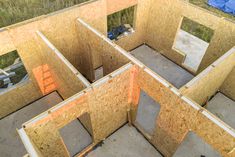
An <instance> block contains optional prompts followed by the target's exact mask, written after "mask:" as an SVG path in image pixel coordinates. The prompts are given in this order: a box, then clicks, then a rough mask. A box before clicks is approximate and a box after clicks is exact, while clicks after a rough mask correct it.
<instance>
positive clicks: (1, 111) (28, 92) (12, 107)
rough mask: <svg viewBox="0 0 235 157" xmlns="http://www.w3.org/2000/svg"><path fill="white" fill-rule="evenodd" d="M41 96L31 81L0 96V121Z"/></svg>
mask: <svg viewBox="0 0 235 157" xmlns="http://www.w3.org/2000/svg"><path fill="white" fill-rule="evenodd" d="M41 96H42V95H41V93H40V91H39V90H38V89H37V87H35V86H34V85H33V83H32V81H30V80H29V81H28V82H26V83H24V84H20V85H18V86H17V87H16V88H13V89H11V90H10V91H8V92H6V93H3V94H1V95H0V106H1V107H0V119H1V118H3V117H5V116H7V115H8V114H10V113H12V112H14V111H16V110H18V109H20V108H22V107H24V106H25V105H27V104H29V103H30V102H32V101H34V100H36V99H38V98H40V97H41Z"/></svg>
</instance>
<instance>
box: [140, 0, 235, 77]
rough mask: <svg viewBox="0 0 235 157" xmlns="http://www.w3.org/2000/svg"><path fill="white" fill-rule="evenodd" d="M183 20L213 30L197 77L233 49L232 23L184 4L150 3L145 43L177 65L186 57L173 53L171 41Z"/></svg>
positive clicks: (180, 1)
mask: <svg viewBox="0 0 235 157" xmlns="http://www.w3.org/2000/svg"><path fill="white" fill-rule="evenodd" d="M182 17H187V18H189V19H191V20H193V21H196V22H198V23H200V24H203V25H205V26H207V27H209V28H211V29H213V30H214V35H213V37H212V40H211V42H210V45H209V47H208V49H207V51H206V53H205V56H204V57H203V60H202V62H201V64H200V66H199V69H198V71H197V72H196V74H198V73H200V72H201V71H203V70H204V69H205V68H207V67H208V66H209V65H210V64H212V63H213V62H214V61H216V60H217V59H218V58H219V57H221V56H222V55H223V54H225V53H226V52H227V51H228V50H230V49H231V48H232V47H233V46H234V45H235V23H234V22H231V21H230V20H227V19H225V18H222V17H219V16H217V15H215V14H214V13H211V12H209V11H207V10H205V9H202V8H200V7H197V6H195V5H193V4H190V3H189V2H187V1H186V0H175V1H172V0H164V1H162V0H157V1H156V0H152V1H151V7H150V10H149V17H148V25H147V29H146V30H147V31H146V32H145V41H146V43H147V44H148V45H150V46H151V47H153V48H154V49H156V50H158V51H160V53H162V54H163V55H165V56H167V57H168V58H170V59H171V60H173V61H174V62H176V63H177V64H179V65H181V64H182V63H183V61H184V58H185V56H184V55H183V54H181V53H178V52H177V51H175V50H173V49H172V47H173V44H174V39H175V37H176V34H177V31H178V27H179V25H180V23H181V19H182Z"/></svg>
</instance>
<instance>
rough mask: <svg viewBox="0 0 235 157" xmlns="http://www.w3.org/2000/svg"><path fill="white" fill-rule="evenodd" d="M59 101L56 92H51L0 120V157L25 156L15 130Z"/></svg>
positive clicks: (59, 98) (24, 150)
mask: <svg viewBox="0 0 235 157" xmlns="http://www.w3.org/2000/svg"><path fill="white" fill-rule="evenodd" d="M61 101H63V100H62V99H61V97H60V96H59V95H58V94H57V93H56V92H53V93H51V94H49V95H47V96H45V97H43V98H41V99H40V100H38V101H36V102H34V103H32V104H31V105H29V106H26V107H24V108H22V109H21V110H19V111H17V112H14V113H12V114H11V115H9V116H7V117H5V118H3V119H2V120H0V153H1V154H0V156H1V157H18V156H23V155H25V154H26V153H27V152H26V149H25V148H24V145H23V143H22V142H21V139H20V137H19V135H18V133H17V132H16V128H21V125H22V124H23V123H24V122H26V121H28V120H30V119H32V118H33V117H35V116H37V115H38V114H40V113H42V112H43V111H46V110H47V109H49V108H51V107H52V106H54V105H56V104H58V103H59V102H61Z"/></svg>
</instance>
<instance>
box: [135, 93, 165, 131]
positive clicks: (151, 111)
mask: <svg viewBox="0 0 235 157" xmlns="http://www.w3.org/2000/svg"><path fill="white" fill-rule="evenodd" d="M159 112H160V104H158V103H157V102H156V101H154V100H153V99H152V98H151V97H150V96H148V95H147V94H146V93H145V92H144V91H141V93H140V100H139V106H138V110H137V116H136V122H137V123H138V125H140V126H141V128H142V129H144V130H145V131H146V132H147V133H148V134H150V135H152V134H153V132H154V128H155V124H156V118H157V116H158V114H159Z"/></svg>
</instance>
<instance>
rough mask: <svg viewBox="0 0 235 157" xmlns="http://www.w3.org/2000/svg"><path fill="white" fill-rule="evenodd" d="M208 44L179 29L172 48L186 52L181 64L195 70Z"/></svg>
mask: <svg viewBox="0 0 235 157" xmlns="http://www.w3.org/2000/svg"><path fill="white" fill-rule="evenodd" d="M208 46H209V43H207V42H205V41H203V40H201V39H200V38H198V37H196V36H194V35H192V34H190V33H188V32H185V31H183V30H181V29H180V30H179V32H178V33H177V37H176V42H175V45H174V48H176V49H177V50H179V51H181V52H183V53H185V54H186V58H185V61H184V63H183V64H184V65H185V66H186V67H189V68H191V69H193V70H194V71H197V69H198V67H199V65H200V63H201V61H202V58H203V56H204V55H205V52H206V50H207V48H208Z"/></svg>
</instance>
